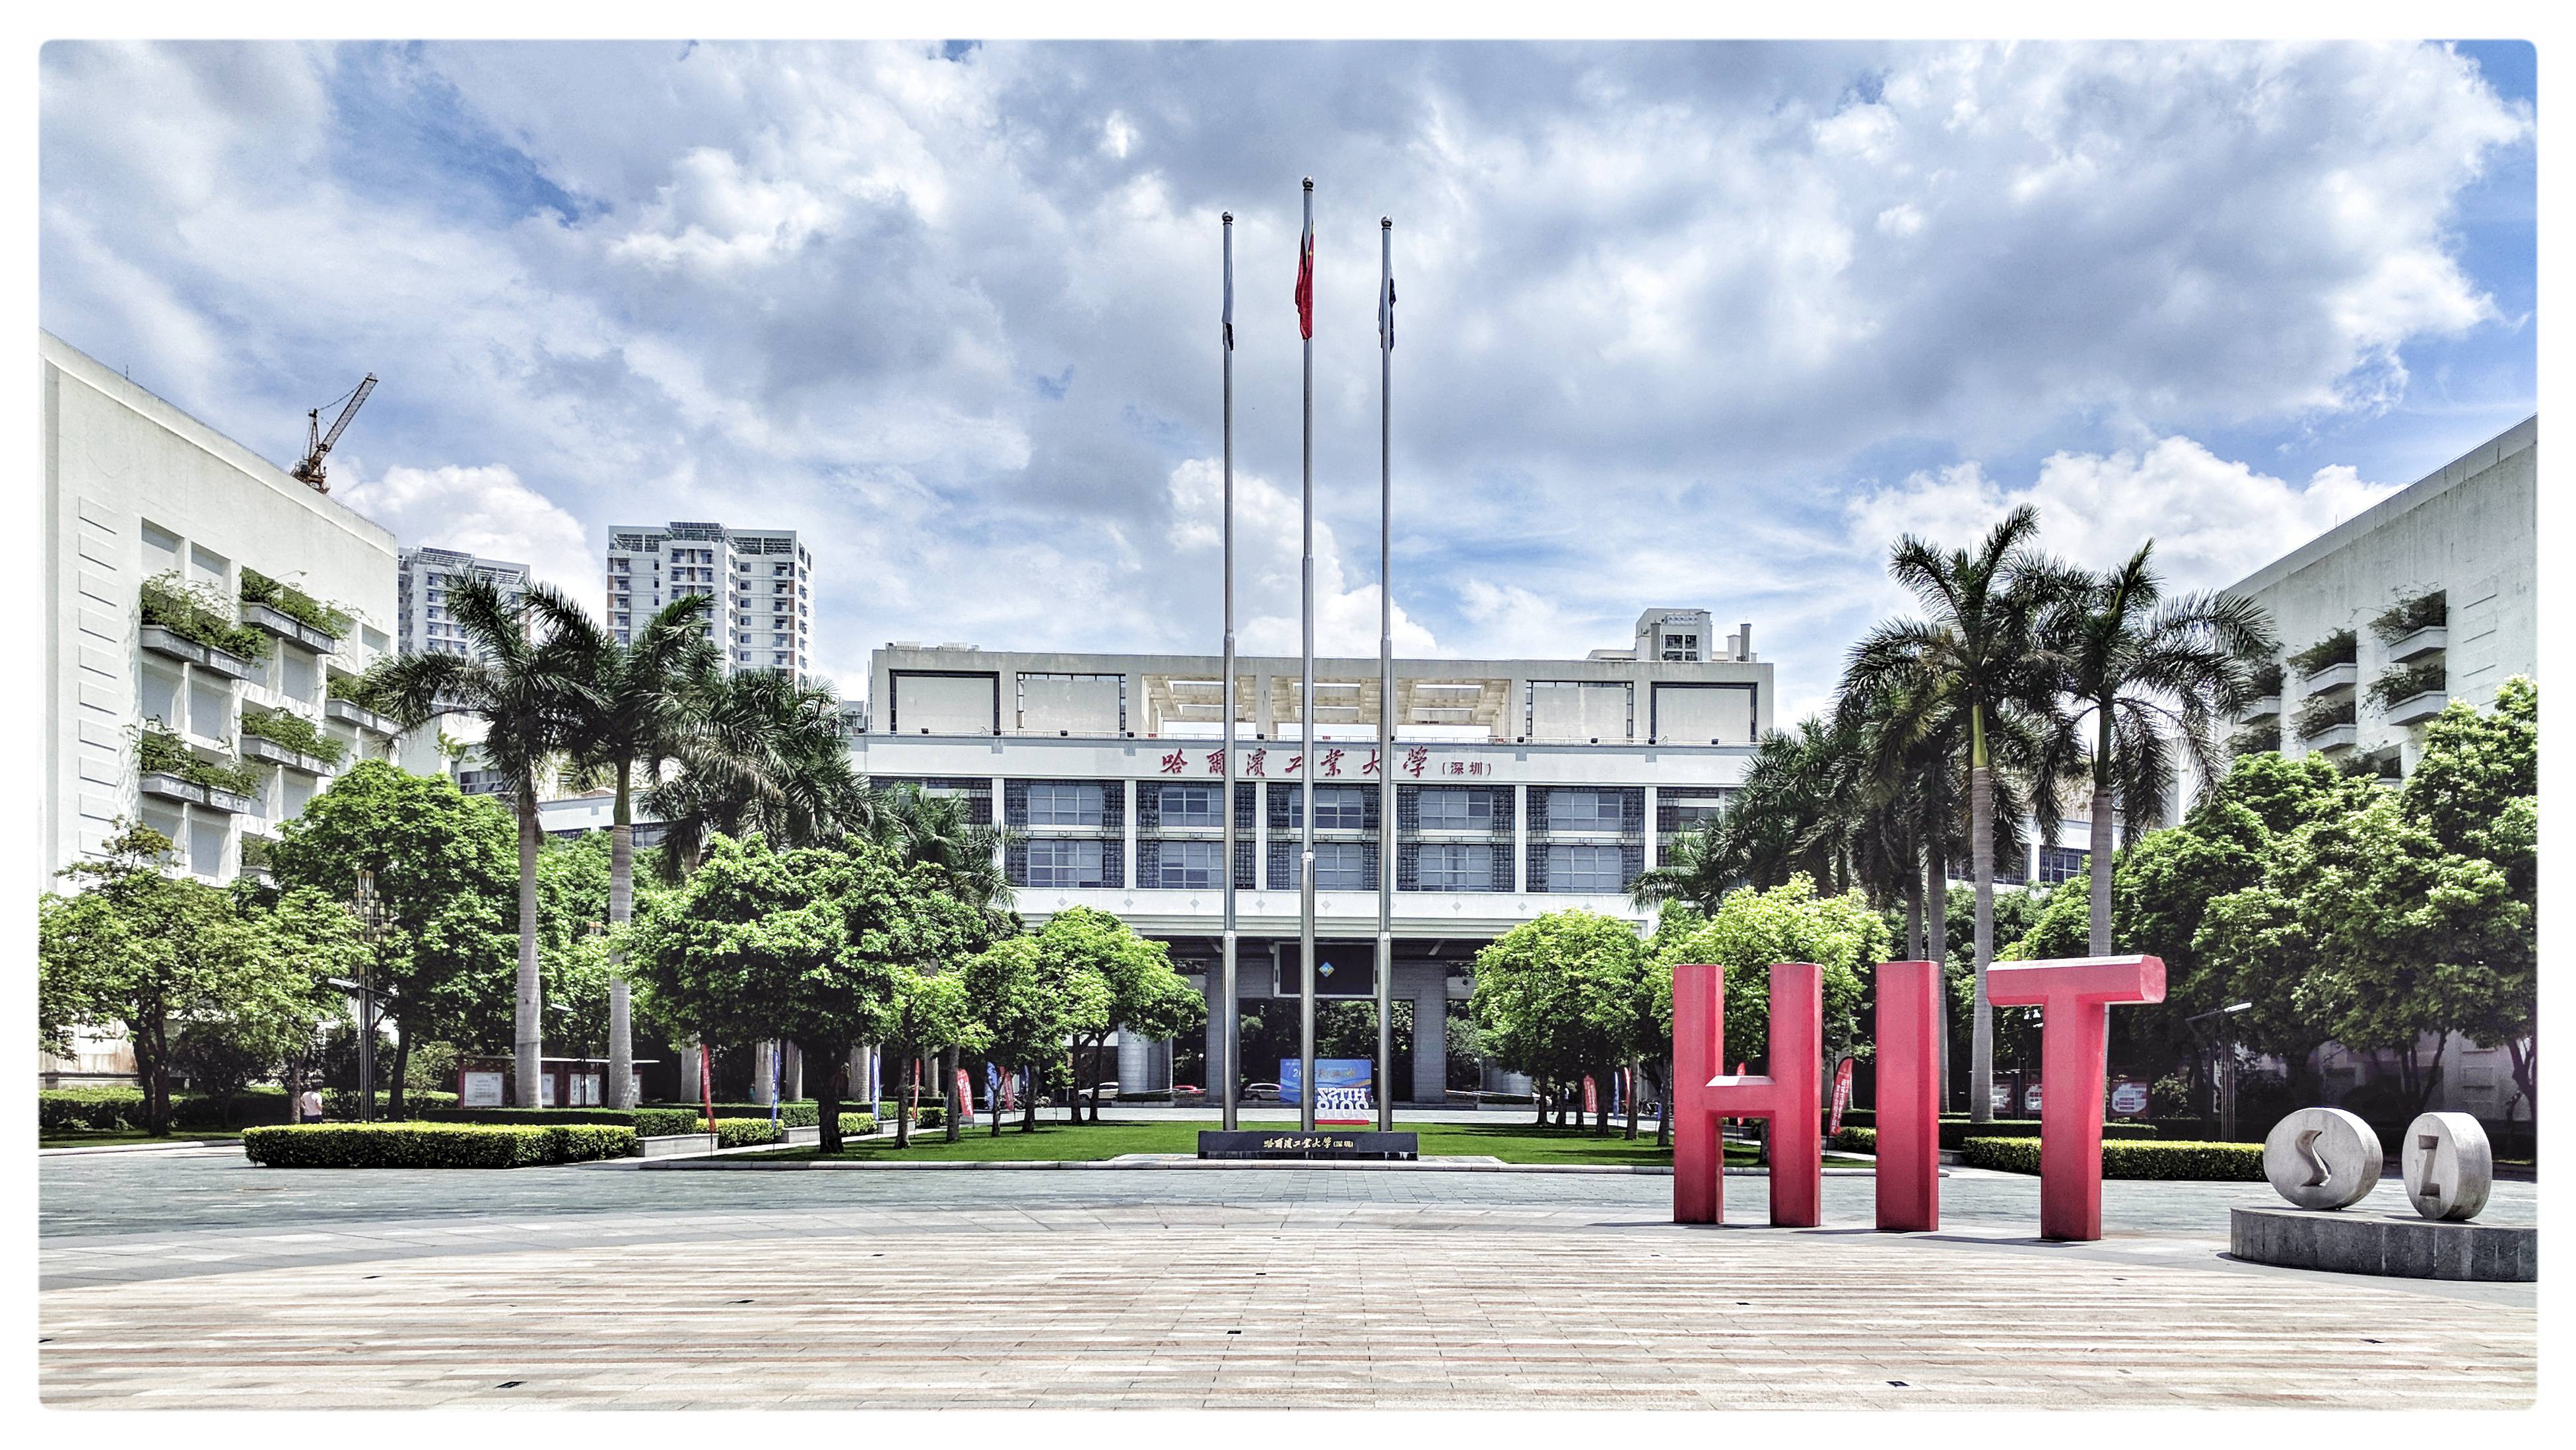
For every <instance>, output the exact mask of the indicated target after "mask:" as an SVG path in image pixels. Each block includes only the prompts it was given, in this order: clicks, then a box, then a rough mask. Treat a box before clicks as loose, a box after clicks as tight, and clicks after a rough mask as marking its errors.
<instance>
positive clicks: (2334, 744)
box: [2307, 721, 2360, 755]
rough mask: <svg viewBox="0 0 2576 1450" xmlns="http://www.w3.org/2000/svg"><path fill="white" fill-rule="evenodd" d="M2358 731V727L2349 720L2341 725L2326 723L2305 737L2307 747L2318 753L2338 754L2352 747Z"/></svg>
mask: <svg viewBox="0 0 2576 1450" xmlns="http://www.w3.org/2000/svg"><path fill="white" fill-rule="evenodd" d="M2359 732H2360V727H2359V726H2356V725H2354V724H2352V723H2351V722H2349V721H2347V722H2345V723H2344V724H2341V725H2328V726H2327V727H2325V728H2324V729H2322V730H2320V731H2318V732H2317V733H2316V734H2314V735H2311V736H2309V737H2307V740H2308V748H2309V749H2310V750H2313V751H2315V752H2317V753H2318V754H2320V755H2338V754H2341V753H2343V752H2344V751H2347V750H2350V749H2352V747H2353V742H2354V741H2355V739H2356V738H2358V735H2359Z"/></svg>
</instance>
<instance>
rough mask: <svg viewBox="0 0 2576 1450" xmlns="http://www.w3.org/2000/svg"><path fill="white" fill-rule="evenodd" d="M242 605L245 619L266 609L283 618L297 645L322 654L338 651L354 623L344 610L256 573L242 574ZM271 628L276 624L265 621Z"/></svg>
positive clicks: (290, 585)
mask: <svg viewBox="0 0 2576 1450" xmlns="http://www.w3.org/2000/svg"><path fill="white" fill-rule="evenodd" d="M241 604H242V614H243V617H244V618H245V619H252V618H256V614H255V611H257V610H261V609H265V610H269V611H272V612H273V613H274V614H277V615H283V616H285V620H284V622H285V624H286V625H287V626H288V628H289V629H291V630H292V631H293V637H294V638H295V639H296V640H297V642H298V643H301V644H304V645H307V646H309V647H311V648H313V649H316V650H319V651H321V652H322V653H324V654H329V653H330V652H331V651H333V650H335V649H337V648H338V647H339V643H340V640H341V639H342V638H343V637H345V636H346V635H347V634H348V633H349V627H350V626H351V625H352V624H354V623H356V620H355V619H354V618H353V617H352V616H351V615H350V614H349V612H348V611H347V610H344V609H341V608H339V607H338V606H336V605H333V604H330V603H327V602H325V601H323V600H320V599H316V598H314V597H313V596H312V595H310V594H307V593H305V592H304V591H303V590H301V589H298V588H296V587H295V586H294V585H292V584H287V583H284V582H281V581H279V580H276V579H271V578H270V577H268V576H267V575H265V574H262V573H261V572H259V571H258V570H257V569H244V570H242V571H241ZM266 622H267V623H269V624H271V625H272V626H273V625H275V624H276V623H278V621H275V620H269V621H266Z"/></svg>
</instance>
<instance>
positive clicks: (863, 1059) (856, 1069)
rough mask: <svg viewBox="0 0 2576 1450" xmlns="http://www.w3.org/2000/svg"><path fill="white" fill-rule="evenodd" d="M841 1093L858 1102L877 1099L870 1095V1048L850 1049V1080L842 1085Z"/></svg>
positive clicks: (865, 1110)
mask: <svg viewBox="0 0 2576 1450" xmlns="http://www.w3.org/2000/svg"><path fill="white" fill-rule="evenodd" d="M841 1095H842V1096H843V1097H844V1098H846V1099H848V1100H850V1101H852V1102H856V1103H869V1102H873V1101H875V1100H874V1099H872V1098H870V1097H869V1096H868V1050H867V1049H866V1048H864V1047H853V1048H851V1049H850V1057H849V1080H848V1081H847V1082H845V1083H843V1084H842V1085H841ZM859 1111H860V1112H863V1113H864V1112H870V1111H873V1110H872V1109H869V1108H866V1107H862V1108H860V1109H859Z"/></svg>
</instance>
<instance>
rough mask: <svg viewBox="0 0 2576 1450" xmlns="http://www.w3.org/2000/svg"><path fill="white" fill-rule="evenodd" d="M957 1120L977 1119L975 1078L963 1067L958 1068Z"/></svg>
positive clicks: (962, 1121)
mask: <svg viewBox="0 0 2576 1450" xmlns="http://www.w3.org/2000/svg"><path fill="white" fill-rule="evenodd" d="M957 1121H959V1122H961V1123H971V1122H973V1121H975V1080H974V1079H973V1078H970V1077H968V1076H967V1075H966V1069H964V1068H962V1067H961V1068H959V1069H957Z"/></svg>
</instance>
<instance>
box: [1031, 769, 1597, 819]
mask: <svg viewBox="0 0 2576 1450" xmlns="http://www.w3.org/2000/svg"><path fill="white" fill-rule="evenodd" d="M1110 788H1111V783H1109V782H1105V781H1032V782H1030V784H1029V788H1028V792H1029V793H1028V819H1027V822H1026V823H1027V824H1029V825H1032V826H1097V825H1099V824H1101V823H1102V821H1103V820H1104V819H1105V816H1106V810H1107V800H1108V793H1109V790H1110ZM1150 789H1151V790H1152V791H1153V792H1154V805H1155V807H1156V810H1157V813H1158V815H1159V816H1160V818H1161V820H1162V823H1163V824H1164V825H1166V826H1220V825H1223V824H1224V815H1223V811H1224V795H1223V787H1222V786H1221V785H1215V784H1197V783H1193V784H1187V785H1177V784H1176V785H1158V786H1153V787H1150ZM1375 789H1376V788H1375V787H1373V786H1365V785H1319V786H1317V787H1315V828H1316V829H1317V830H1320V831H1359V830H1366V829H1367V828H1368V819H1367V817H1368V809H1369V798H1370V796H1371V795H1372V794H1373V793H1374V792H1375ZM1497 794H1498V793H1497V792H1494V791H1491V790H1477V789H1472V788H1467V787H1425V788H1423V789H1422V790H1421V791H1420V792H1419V793H1417V794H1416V796H1415V797H1414V807H1415V812H1416V814H1415V820H1416V823H1417V825H1418V828H1419V829H1421V830H1426V831H1491V830H1492V829H1493V828H1494V819H1495V806H1496V804H1497V802H1496V796H1497ZM1625 794H1626V793H1625V792H1623V791H1618V790H1549V791H1546V792H1545V793H1544V795H1545V809H1546V815H1545V817H1544V819H1545V822H1546V825H1547V826H1548V828H1550V829H1554V830H1560V831H1616V830H1619V829H1621V828H1622V826H1623V825H1624V823H1625V821H1626V801H1625V799H1624V797H1625ZM1285 814H1286V821H1287V824H1288V825H1289V826H1291V827H1296V826H1300V825H1302V824H1303V817H1302V815H1301V814H1300V812H1299V810H1298V802H1297V792H1295V791H1294V790H1290V791H1288V792H1287V793H1286V805H1285Z"/></svg>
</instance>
